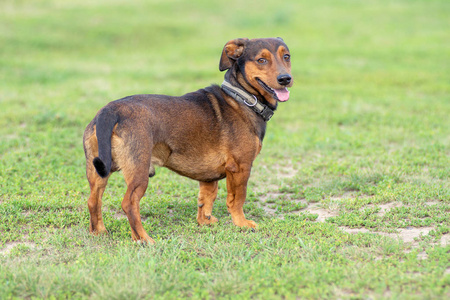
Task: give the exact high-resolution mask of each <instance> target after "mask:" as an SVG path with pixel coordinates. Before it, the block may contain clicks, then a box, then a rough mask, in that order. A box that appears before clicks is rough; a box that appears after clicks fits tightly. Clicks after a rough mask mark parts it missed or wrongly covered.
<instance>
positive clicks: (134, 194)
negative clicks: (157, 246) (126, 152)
mask: <svg viewBox="0 0 450 300" xmlns="http://www.w3.org/2000/svg"><path fill="white" fill-rule="evenodd" d="M142 156H143V155H142ZM142 156H141V157H142ZM137 161H138V163H133V162H131V161H129V162H128V164H127V166H126V167H125V168H123V169H122V171H123V175H124V178H125V182H126V183H127V186H128V187H127V192H126V193H125V196H124V198H123V201H122V209H123V211H124V212H125V214H126V215H127V218H128V222H129V223H130V226H131V237H132V238H133V240H134V241H141V242H147V243H151V244H154V243H155V241H154V240H153V239H152V238H151V237H150V236H149V235H148V234H147V232H146V231H145V229H144V227H143V226H142V221H141V215H140V209H139V202H140V200H141V198H142V197H143V196H144V194H145V191H146V190H147V186H148V172H149V167H150V158H146V159H140V160H137Z"/></svg>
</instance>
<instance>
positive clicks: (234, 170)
mask: <svg viewBox="0 0 450 300" xmlns="http://www.w3.org/2000/svg"><path fill="white" fill-rule="evenodd" d="M225 169H226V175H227V192H228V195H227V207H228V211H229V212H230V214H231V218H232V219H233V224H234V225H236V226H239V227H251V228H256V227H257V224H256V223H255V222H253V221H251V220H247V219H246V218H245V215H244V209H243V207H244V202H245V198H246V196H247V182H248V179H249V177H250V169H251V164H240V165H238V164H237V163H236V162H234V161H231V162H228V163H227V165H226V168H225Z"/></svg>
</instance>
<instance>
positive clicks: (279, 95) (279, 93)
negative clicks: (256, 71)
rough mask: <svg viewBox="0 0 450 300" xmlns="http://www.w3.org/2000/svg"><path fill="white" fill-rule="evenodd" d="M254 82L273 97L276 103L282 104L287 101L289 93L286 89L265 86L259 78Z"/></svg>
mask: <svg viewBox="0 0 450 300" xmlns="http://www.w3.org/2000/svg"><path fill="white" fill-rule="evenodd" d="M256 80H257V81H258V83H259V84H260V85H261V86H262V87H263V88H264V89H265V90H266V91H268V92H269V93H271V94H272V95H273V96H274V98H275V99H277V100H278V101H281V102H284V101H288V100H289V91H288V89H287V88H286V87H285V88H283V89H273V88H271V87H270V86H268V85H267V84H265V83H264V82H263V81H262V80H260V79H259V78H256Z"/></svg>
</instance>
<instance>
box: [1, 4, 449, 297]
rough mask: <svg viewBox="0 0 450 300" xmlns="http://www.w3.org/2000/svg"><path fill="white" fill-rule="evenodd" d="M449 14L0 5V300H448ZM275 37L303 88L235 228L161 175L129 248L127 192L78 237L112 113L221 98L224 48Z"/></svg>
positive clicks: (379, 7)
mask: <svg viewBox="0 0 450 300" xmlns="http://www.w3.org/2000/svg"><path fill="white" fill-rule="evenodd" d="M449 15H450V1H447V0H441V1H439V0H429V1H427V0H379V1H375V0H368V1H356V0H341V1H333V0H318V1H306V0H301V1H299V0H286V1H282V2H280V1H253V0H252V1H246V2H244V1H238V0H230V1H206V0H203V1H202V0H192V1H181V0H166V1H156V0H152V1H144V0H133V1H126V0H109V1H106V0H96V1H90V0H77V1H57V0H35V1H31V0H22V1H16V0H3V1H1V2H0V299H10V298H26V299H44V298H45V299H48V298H52V299H60V298H65V299H67V298H76V299H78V298H92V299H153V298H155V299H179V298H193V299H219V298H227V299H228V298H230V299H248V298H255V299H324V298H331V299H447V298H448V297H450V179H449V177H450V121H449V115H450V43H449V41H450V18H449ZM277 36H280V37H282V38H283V39H284V40H285V42H286V43H287V45H288V46H289V47H290V51H291V55H292V71H293V76H294V81H295V83H294V86H293V87H292V89H291V99H290V100H289V101H288V102H286V103H282V104H280V105H279V109H278V110H277V111H276V113H275V115H274V117H273V118H272V119H271V120H270V122H269V124H268V129H267V134H266V137H265V139H264V142H263V149H262V152H261V153H260V155H259V156H258V158H257V159H256V161H255V162H254V167H253V170H252V177H251V178H250V183H249V189H248V195H247V201H246V204H245V206H244V210H245V212H246V216H247V217H248V218H249V219H252V220H255V221H256V222H257V223H258V224H259V228H258V230H257V231H256V232H252V231H250V230H247V229H240V228H236V227H235V226H233V225H232V222H231V217H230V215H229V214H228V213H227V209H226V205H225V198H226V188H225V182H224V181H221V183H220V185H219V196H218V200H217V201H216V204H215V208H214V215H215V216H216V217H218V218H219V223H218V224H215V225H214V226H206V227H199V226H198V225H197V223H196V212H197V206H196V203H197V194H198V183H196V182H195V181H191V180H189V179H186V178H183V177H180V176H178V175H176V174H174V173H172V172H170V171H168V170H166V169H157V170H156V176H155V177H153V178H151V181H150V184H149V188H148V190H147V193H146V195H145V197H144V198H143V200H142V201H141V215H142V218H143V224H144V227H145V228H146V230H147V232H148V233H149V235H150V236H151V237H152V238H153V239H155V240H156V242H157V244H156V245H154V246H142V245H139V244H136V243H134V242H132V241H131V237H130V227H129V224H128V221H127V219H126V217H125V215H124V214H123V212H122V210H121V206H120V203H121V200H122V197H123V195H124V193H125V188H126V187H125V183H124V181H123V178H122V175H121V174H120V173H116V174H113V176H112V177H111V179H110V180H109V185H108V188H107V190H106V192H105V195H104V200H103V209H104V213H103V214H104V219H105V225H106V227H107V229H108V231H109V234H108V235H105V236H100V237H94V236H91V235H90V234H89V232H88V226H89V213H88V209H87V198H88V196H89V186H88V183H87V180H86V178H85V161H84V153H83V147H82V135H83V131H84V128H85V127H86V125H87V124H88V123H89V121H90V120H91V119H92V118H93V117H94V115H95V114H96V112H97V111H98V110H99V109H100V108H101V107H103V106H104V105H105V104H106V103H108V102H109V101H112V100H115V99H118V98H121V97H124V96H127V95H132V94H140V93H160V94H170V95H182V94H184V93H187V92H190V91H194V90H196V89H200V88H203V87H205V86H208V85H210V84H212V83H217V84H218V83H221V82H222V80H223V73H220V72H219V70H218V65H219V58H220V54H221V51H222V48H223V46H224V44H225V43H226V42H227V41H228V40H230V39H234V38H237V37H248V38H255V37H277Z"/></svg>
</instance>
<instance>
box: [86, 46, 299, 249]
mask: <svg viewBox="0 0 450 300" xmlns="http://www.w3.org/2000/svg"><path fill="white" fill-rule="evenodd" d="M219 70H220V71H227V72H226V73H225V76H224V77H225V78H224V82H223V83H222V85H221V86H218V85H211V86H209V87H206V88H204V89H200V90H198V91H196V92H192V93H188V94H186V95H183V96H181V97H174V96H166V95H134V96H129V97H125V98H122V99H119V100H116V101H112V102H110V103H109V104H107V105H106V106H104V107H103V108H102V109H100V111H99V112H98V113H97V115H96V116H95V117H94V119H93V120H92V121H91V122H90V123H89V124H88V125H87V127H86V130H85V132H84V135H83V146H84V152H85V156H86V175H87V179H88V181H89V185H90V190H91V193H90V196H89V199H88V208H89V213H90V225H89V230H90V232H91V233H92V234H94V235H97V234H101V233H105V232H106V228H105V225H104V223H103V218H102V210H101V206H102V195H103V192H104V191H105V188H106V184H107V182H108V178H109V176H110V175H111V173H113V172H116V171H122V173H123V176H124V178H125V182H126V184H127V191H126V193H125V196H124V198H123V201H122V209H123V211H124V212H125V214H126V215H127V218H128V221H129V223H130V226H131V236H132V238H133V240H134V241H141V242H145V243H152V244H153V243H155V241H154V240H153V239H152V238H151V237H150V236H149V235H148V234H147V232H146V231H145V229H144V227H143V226H142V222H141V216H140V212H139V202H140V200H141V198H142V197H143V196H144V193H145V191H146V189H147V186H148V182H149V177H152V176H154V175H155V166H161V167H166V168H168V169H170V170H172V171H174V172H176V173H178V174H180V175H183V176H186V177H189V178H191V179H194V180H197V181H198V182H199V185H200V191H199V195H198V212H197V222H198V224H199V225H206V224H212V223H215V222H217V221H218V220H217V218H215V217H214V216H213V215H212V209H213V204H214V201H215V199H216V196H217V188H218V181H219V180H221V179H223V178H226V186H227V200H226V204H227V208H228V211H229V213H230V214H231V217H232V220H233V224H235V225H236V226H240V227H250V228H252V229H254V228H256V227H257V224H256V223H255V222H253V221H251V220H247V219H246V218H245V215H244V211H243V205H244V201H245V198H246V193H247V182H248V179H249V177H250V171H251V168H252V164H253V161H254V160H255V158H256V156H257V155H258V154H259V152H260V151H261V147H262V141H263V139H264V135H265V131H266V125H267V122H268V121H269V119H270V118H271V117H272V115H273V114H274V111H275V110H276V108H277V105H278V102H285V101H287V100H288V99H289V91H288V89H287V88H288V87H291V86H292V84H293V78H292V75H291V62H290V52H289V49H288V47H287V45H286V44H285V42H284V41H283V39H281V38H266V39H247V38H239V39H234V40H231V41H229V42H227V43H226V44H225V46H224V48H223V50H222V55H221V57H220V63H219Z"/></svg>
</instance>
